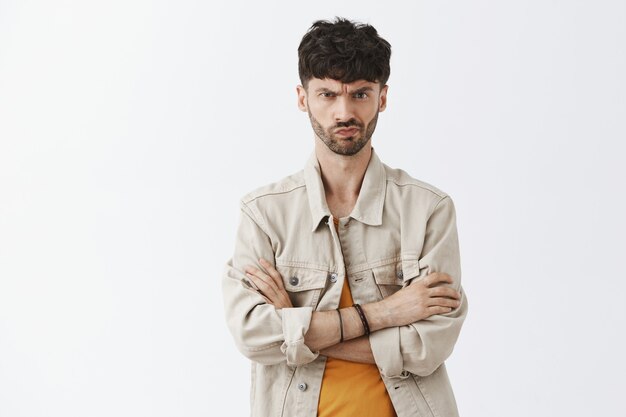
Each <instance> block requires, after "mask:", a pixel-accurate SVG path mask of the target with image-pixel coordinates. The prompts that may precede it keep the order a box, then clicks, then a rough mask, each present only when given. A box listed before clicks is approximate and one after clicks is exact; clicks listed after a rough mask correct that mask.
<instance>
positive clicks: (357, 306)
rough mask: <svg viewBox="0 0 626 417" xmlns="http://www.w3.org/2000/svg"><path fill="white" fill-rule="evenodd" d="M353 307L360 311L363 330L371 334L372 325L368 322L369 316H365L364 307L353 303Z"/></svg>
mask: <svg viewBox="0 0 626 417" xmlns="http://www.w3.org/2000/svg"><path fill="white" fill-rule="evenodd" d="M352 307H354V308H355V309H356V312H357V313H359V317H360V318H361V322H362V323H363V330H365V336H369V334H370V325H369V323H368V322H367V318H366V317H365V313H363V309H362V308H361V306H360V305H359V304H353V305H352Z"/></svg>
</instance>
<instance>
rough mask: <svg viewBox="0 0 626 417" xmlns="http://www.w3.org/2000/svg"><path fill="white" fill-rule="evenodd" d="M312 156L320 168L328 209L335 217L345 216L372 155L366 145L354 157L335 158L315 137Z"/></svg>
mask: <svg viewBox="0 0 626 417" xmlns="http://www.w3.org/2000/svg"><path fill="white" fill-rule="evenodd" d="M315 155H316V157H317V160H318V162H319V164H320V168H321V173H322V183H323V184H324V192H325V194H326V201H327V203H328V208H329V209H330V210H331V213H333V215H335V216H337V217H342V216H344V215H347V214H349V213H350V212H351V211H352V208H353V207H354V205H355V204H356V200H357V198H358V196H359V191H360V189H361V184H362V183H363V177H365V171H366V170H367V165H368V164H369V161H370V157H371V155H372V147H371V144H370V143H369V142H368V143H367V144H366V145H365V146H364V147H363V149H361V150H360V151H359V152H358V153H356V154H355V155H339V154H336V153H334V152H333V151H331V150H330V149H328V147H327V146H326V145H325V144H324V142H322V141H321V140H320V139H319V138H317V137H316V140H315Z"/></svg>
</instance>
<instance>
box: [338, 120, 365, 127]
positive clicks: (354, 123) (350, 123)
mask: <svg viewBox="0 0 626 417" xmlns="http://www.w3.org/2000/svg"><path fill="white" fill-rule="evenodd" d="M352 126H354V127H358V128H359V129H361V127H362V126H361V124H360V123H359V122H357V121H356V120H354V119H350V120H348V121H347V122H339V123H337V124H336V125H335V127H334V129H341V128H346V127H352Z"/></svg>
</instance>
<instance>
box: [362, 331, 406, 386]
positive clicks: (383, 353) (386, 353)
mask: <svg viewBox="0 0 626 417" xmlns="http://www.w3.org/2000/svg"><path fill="white" fill-rule="evenodd" d="M370 346H371V348H372V354H373V355H374V361H375V362H376V366H378V369H379V370H380V373H381V374H382V375H384V376H386V377H389V378H402V379H404V378H407V377H408V376H409V373H408V372H403V370H402V366H403V363H404V361H403V359H402V352H400V328H399V327H388V328H386V329H381V330H377V331H375V332H374V333H371V334H370Z"/></svg>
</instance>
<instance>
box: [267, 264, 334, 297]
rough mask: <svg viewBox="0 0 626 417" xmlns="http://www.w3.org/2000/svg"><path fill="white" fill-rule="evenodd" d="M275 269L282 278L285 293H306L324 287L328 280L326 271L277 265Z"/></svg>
mask: <svg viewBox="0 0 626 417" xmlns="http://www.w3.org/2000/svg"><path fill="white" fill-rule="evenodd" d="M276 269H277V270H278V272H280V275H281V276H282V277H283V283H284V284H285V289H286V290H287V291H291V292H298V291H308V290H313V289H320V288H324V287H325V286H326V280H327V278H328V272H326V271H321V270H319V269H310V268H302V267H293V266H281V265H277V266H276Z"/></svg>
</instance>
